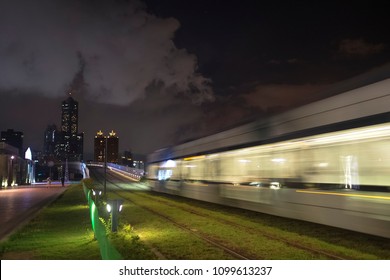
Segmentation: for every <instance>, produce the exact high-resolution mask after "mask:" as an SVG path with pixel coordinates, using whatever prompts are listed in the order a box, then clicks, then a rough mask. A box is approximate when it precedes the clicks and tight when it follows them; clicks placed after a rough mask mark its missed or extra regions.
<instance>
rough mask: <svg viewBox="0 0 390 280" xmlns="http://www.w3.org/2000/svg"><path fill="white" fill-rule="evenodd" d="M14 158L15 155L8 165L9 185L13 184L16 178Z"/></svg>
mask: <svg viewBox="0 0 390 280" xmlns="http://www.w3.org/2000/svg"><path fill="white" fill-rule="evenodd" d="M14 158H15V156H11V158H10V159H11V164H10V165H9V166H8V187H10V186H11V185H12V181H13V178H14V170H13V169H14Z"/></svg>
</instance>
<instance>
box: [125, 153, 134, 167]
mask: <svg viewBox="0 0 390 280" xmlns="http://www.w3.org/2000/svg"><path fill="white" fill-rule="evenodd" d="M133 161H134V159H133V153H132V152H131V151H124V152H123V156H122V164H123V165H126V166H129V167H131V168H133Z"/></svg>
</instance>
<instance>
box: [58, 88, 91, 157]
mask: <svg viewBox="0 0 390 280" xmlns="http://www.w3.org/2000/svg"><path fill="white" fill-rule="evenodd" d="M78 121H79V116H78V102H77V101H76V100H74V99H73V97H72V96H71V93H69V97H68V98H67V99H66V100H64V101H63V102H62V114H61V141H60V142H59V145H58V154H57V157H58V158H59V159H61V160H65V159H68V160H70V161H80V160H82V159H83V143H84V133H78Z"/></svg>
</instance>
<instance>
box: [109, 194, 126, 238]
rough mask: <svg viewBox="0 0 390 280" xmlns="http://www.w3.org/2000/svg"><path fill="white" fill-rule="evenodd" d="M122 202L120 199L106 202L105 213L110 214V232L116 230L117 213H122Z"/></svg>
mask: <svg viewBox="0 0 390 280" xmlns="http://www.w3.org/2000/svg"><path fill="white" fill-rule="evenodd" d="M122 203H123V201H122V200H120V199H113V200H109V201H107V212H108V213H110V214H111V231H112V232H116V231H117V230H118V220H119V212H121V211H122V207H123V205H122Z"/></svg>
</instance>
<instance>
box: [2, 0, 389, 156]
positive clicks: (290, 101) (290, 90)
mask: <svg viewBox="0 0 390 280" xmlns="http://www.w3.org/2000/svg"><path fill="white" fill-rule="evenodd" d="M347 2H348V3H347ZM356 2H358V3H355V1H345V2H343V1H337V2H332V1H321V2H320V1H255V0H253V1H246V0H241V1H212V0H208V1H202V0H198V1H195V0H185V1H184V0H175V1H169V0H164V1H162V0H144V1H141V0H139V1H109V0H107V1H102V0H90V1H88V0H35V1H29V0H0V100H1V108H0V130H1V131H3V130H6V129H8V128H11V129H15V130H18V131H22V132H23V133H24V135H25V138H24V145H25V148H27V147H28V146H30V147H32V148H33V149H35V150H42V146H43V133H44V130H45V128H46V127H47V126H48V125H49V124H56V125H57V126H58V127H60V118H61V102H62V101H63V100H65V99H66V98H67V94H68V92H72V96H73V97H74V98H75V99H76V100H77V101H79V116H80V121H79V132H85V140H84V145H85V148H84V152H85V159H92V157H93V154H92V151H93V137H94V135H95V134H96V131H98V130H100V129H101V130H103V131H104V132H109V131H111V130H112V129H113V130H115V131H116V132H117V135H118V136H119V142H120V152H122V151H123V150H128V149H130V150H132V151H133V153H135V154H147V153H150V152H152V151H153V150H156V149H159V148H162V147H165V146H168V145H171V144H177V143H180V142H183V141H186V140H188V139H194V138H197V137H200V136H204V135H207V134H211V133H215V132H218V131H221V130H223V129H226V128H230V127H233V126H235V125H237V124H241V123H244V122H247V121H250V120H254V119H256V118H261V117H266V116H269V115H271V114H276V113H279V112H282V111H285V110H287V109H290V108H293V107H296V106H299V105H302V104H306V103H309V102H312V101H315V100H318V99H321V98H325V97H327V96H330V95H333V94H336V93H338V92H340V91H343V90H346V89H350V88H354V87H358V86H362V85H364V84H365V83H370V82H374V81H377V80H380V79H384V78H388V77H390V51H389V46H390V32H389V27H390V17H389V15H388V9H386V7H385V3H384V2H383V3H381V2H375V1H369V2H368V1H366V3H360V1H356ZM344 3H345V4H344Z"/></svg>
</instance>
